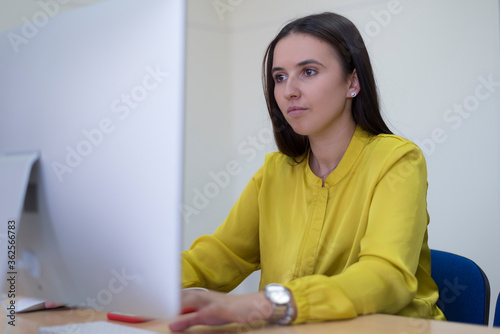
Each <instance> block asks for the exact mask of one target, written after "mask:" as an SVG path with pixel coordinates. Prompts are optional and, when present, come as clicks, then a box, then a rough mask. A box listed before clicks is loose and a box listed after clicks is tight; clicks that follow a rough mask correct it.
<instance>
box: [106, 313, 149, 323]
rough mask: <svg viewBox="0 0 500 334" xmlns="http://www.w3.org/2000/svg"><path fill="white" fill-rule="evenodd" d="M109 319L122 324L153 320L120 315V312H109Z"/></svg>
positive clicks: (131, 315) (125, 314) (124, 314)
mask: <svg viewBox="0 0 500 334" xmlns="http://www.w3.org/2000/svg"><path fill="white" fill-rule="evenodd" d="M108 319H109V320H115V321H121V322H130V323H134V324H136V323H139V322H146V321H149V320H151V319H148V318H144V317H140V316H137V315H133V314H127V313H120V312H108Z"/></svg>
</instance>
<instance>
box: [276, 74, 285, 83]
mask: <svg viewBox="0 0 500 334" xmlns="http://www.w3.org/2000/svg"><path fill="white" fill-rule="evenodd" d="M285 79H286V77H285V76H284V75H283V74H277V75H275V76H274V81H276V82H282V81H283V80H285Z"/></svg>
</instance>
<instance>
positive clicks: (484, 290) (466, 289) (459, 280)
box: [431, 250, 490, 325]
mask: <svg viewBox="0 0 500 334" xmlns="http://www.w3.org/2000/svg"><path fill="white" fill-rule="evenodd" d="M431 261H432V262H431V263H432V269H431V270H432V271H431V276H432V278H433V279H434V281H435V282H436V284H437V286H438V288H439V300H438V302H437V306H438V307H439V308H440V309H441V311H443V313H444V315H445V316H446V319H447V320H448V321H457V322H463V323H469V324H478V325H488V318H489V310H490V283H489V281H488V278H487V277H486V275H485V273H484V272H483V271H482V270H481V268H479V266H478V265H477V264H475V263H474V262H473V261H471V260H469V259H467V258H465V257H463V256H460V255H456V254H452V253H447V252H442V251H438V250H431Z"/></svg>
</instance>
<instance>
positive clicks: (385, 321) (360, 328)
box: [0, 307, 500, 334]
mask: <svg viewBox="0 0 500 334" xmlns="http://www.w3.org/2000/svg"><path fill="white" fill-rule="evenodd" d="M0 316H1V320H0V331H2V332H3V333H4V334H21V333H22V334H32V333H34V334H36V333H37V329H38V327H43V326H56V325H65V324H70V323H77V322H86V321H99V320H106V313H104V312H95V311H92V310H77V309H57V310H45V311H38V312H33V313H24V314H16V321H15V324H16V326H15V327H13V326H10V325H8V324H7V317H6V313H5V309H4V308H3V307H1V311H0ZM119 324H121V325H126V326H131V327H139V328H143V329H147V330H151V331H153V332H158V333H170V332H169V330H168V325H167V322H165V321H161V320H152V321H148V322H145V323H142V324H139V325H132V324H124V323H119ZM188 332H189V333H197V334H218V333H220V334H231V333H258V334H332V333H333V334H349V333H373V334H448V333H449V334H471V333H473V334H487V333H491V334H494V333H496V334H500V328H488V327H485V326H473V325H463V324H458V323H453V322H445V321H434V320H422V319H413V318H406V317H400V316H393V315H385V314H373V315H366V316H361V317H358V318H356V319H350V320H338V321H331V322H324V323H317V324H308V325H298V326H284V327H264V328H251V327H249V326H246V327H243V325H240V326H238V325H228V326H222V327H216V328H209V327H205V326H198V327H194V328H192V329H191V330H189V331H188Z"/></svg>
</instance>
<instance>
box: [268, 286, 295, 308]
mask: <svg viewBox="0 0 500 334" xmlns="http://www.w3.org/2000/svg"><path fill="white" fill-rule="evenodd" d="M268 292H269V298H270V299H271V300H272V301H273V302H274V303H276V304H280V305H281V304H286V303H288V302H290V294H289V293H288V291H286V288H284V287H282V286H273V287H271V288H270V289H269V290H268Z"/></svg>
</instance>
